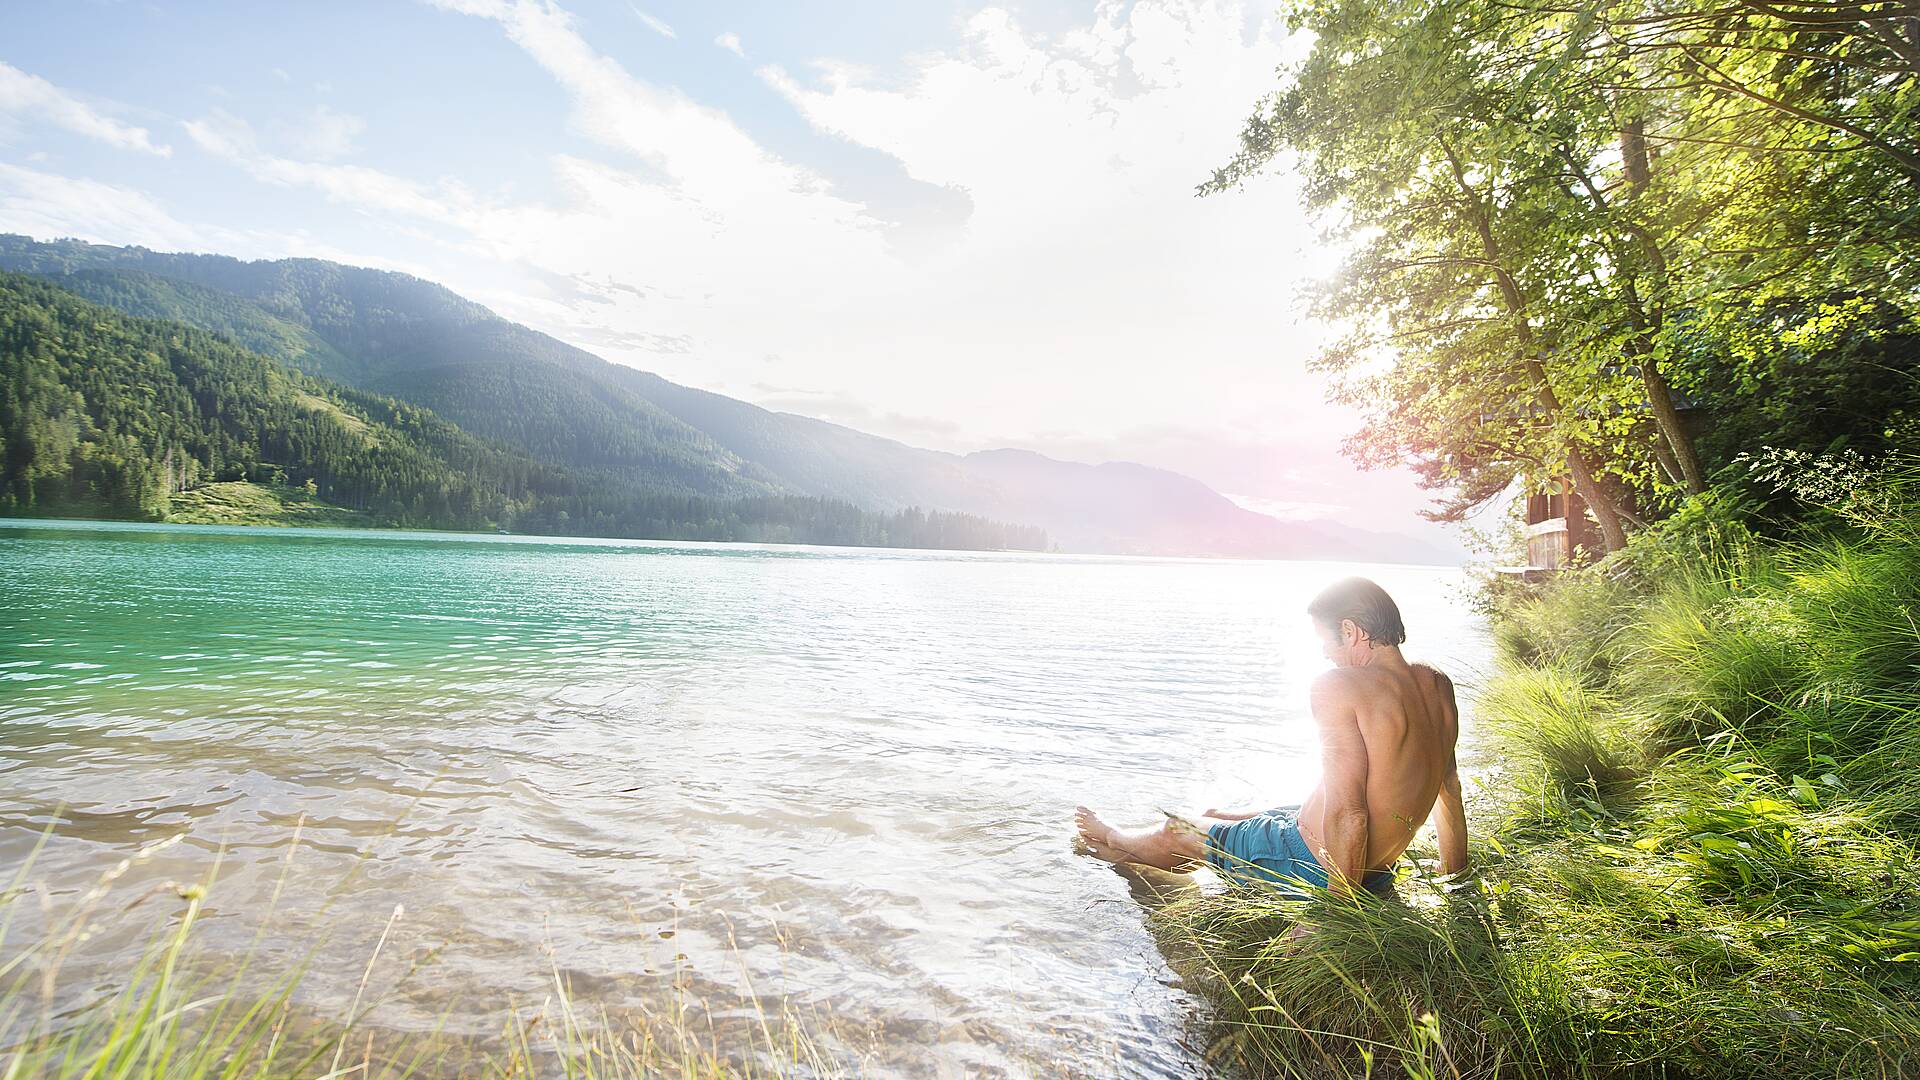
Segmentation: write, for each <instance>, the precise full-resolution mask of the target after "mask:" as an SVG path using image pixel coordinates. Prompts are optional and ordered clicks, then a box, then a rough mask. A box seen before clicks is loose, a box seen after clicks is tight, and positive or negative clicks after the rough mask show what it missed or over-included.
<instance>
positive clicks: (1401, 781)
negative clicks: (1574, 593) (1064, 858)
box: [1074, 578, 1467, 895]
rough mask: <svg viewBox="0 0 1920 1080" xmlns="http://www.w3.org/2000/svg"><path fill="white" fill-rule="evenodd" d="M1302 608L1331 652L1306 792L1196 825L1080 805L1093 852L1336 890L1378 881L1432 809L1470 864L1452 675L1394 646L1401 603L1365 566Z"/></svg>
mask: <svg viewBox="0 0 1920 1080" xmlns="http://www.w3.org/2000/svg"><path fill="white" fill-rule="evenodd" d="M1307 614H1308V615H1309V616H1310V617H1311V618H1312V619H1313V623H1314V627H1315V629H1316V630H1318V631H1319V633H1320V640H1321V643H1322V645H1323V646H1324V647H1325V650H1324V651H1325V654H1326V657H1327V659H1328V660H1329V661H1332V663H1333V670H1332V671H1329V672H1326V673H1325V674H1322V675H1321V676H1320V677H1319V678H1317V679H1315V680H1314V683H1313V718H1314V721H1315V723H1317V724H1318V725H1319V727H1320V760H1321V766H1322V776H1321V780H1320V786H1319V787H1317V788H1315V789H1314V791H1313V794H1312V795H1310V796H1308V797H1307V801H1306V802H1305V803H1304V804H1302V805H1300V806H1298V807H1282V808H1280V809H1277V810H1268V811H1265V812H1254V813H1233V812H1225V811H1219V810H1208V811H1207V812H1206V813H1205V814H1204V815H1203V816H1202V818H1201V822H1200V824H1199V825H1198V826H1195V825H1193V824H1190V823H1188V822H1186V821H1182V820H1180V819H1177V818H1174V817H1172V816H1171V815H1169V816H1168V820H1167V822H1166V823H1165V824H1163V825H1160V826H1158V827H1156V828H1146V829H1116V828H1114V827H1113V826H1111V825H1108V824H1107V823H1106V822H1104V821H1101V820H1100V818H1099V817H1097V816H1096V815H1095V814H1094V812H1093V811H1091V810H1089V809H1087V808H1086V807H1084V806H1082V807H1080V808H1079V809H1078V811H1077V812H1076V813H1075V814H1074V821H1075V823H1076V824H1077V825H1078V827H1079V830H1080V836H1081V839H1083V840H1084V841H1085V842H1086V844H1087V847H1088V848H1089V850H1091V851H1092V852H1093V854H1095V855H1097V856H1099V857H1100V858H1102V859H1106V860H1107V861H1109V862H1137V863H1145V864H1147V865H1148V866H1156V867H1159V868H1160V869H1162V870H1173V871H1180V872H1184V871H1188V870H1193V869H1195V868H1197V867H1199V866H1200V865H1201V864H1203V863H1204V864H1211V865H1212V866H1213V867H1215V868H1216V869H1218V870H1220V871H1222V872H1223V873H1225V874H1226V875H1227V876H1228V877H1229V879H1231V880H1235V881H1239V882H1249V881H1265V882H1269V883H1273V882H1279V883H1281V884H1282V887H1285V886H1287V885H1289V884H1293V883H1297V882H1300V881H1304V882H1306V883H1308V884H1311V885H1317V886H1321V887H1324V888H1328V889H1331V890H1333V891H1334V892H1335V893H1336V894H1341V895H1348V894H1351V892H1352V890H1353V886H1354V885H1355V884H1356V883H1357V884H1359V885H1360V886H1361V887H1362V888H1365V889H1367V890H1368V891H1370V892H1374V893H1380V894H1384V893H1386V892H1387V891H1389V890H1390V889H1391V888H1392V885H1393V872H1392V871H1391V870H1390V869H1389V867H1391V866H1392V865H1393V863H1394V860H1396V859H1398V858H1399V857H1400V853H1401V852H1403V851H1405V850H1406V849H1407V845H1408V844H1410V843H1412V842H1413V837H1414V834H1415V833H1416V832H1418V831H1419V829H1420V826H1421V824H1422V823H1424V822H1425V821H1426V820H1427V818H1428V816H1429V815H1431V816H1432V819H1433V825H1434V831H1435V832H1436V833H1437V834H1438V838H1439V841H1440V869H1441V872H1442V873H1445V874H1449V875H1451V874H1456V873H1459V872H1460V871H1461V870H1464V869H1466V866H1467V815H1466V809H1465V808H1464V807H1463V806H1462V804H1461V799H1460V774H1459V772H1458V770H1457V769H1456V768H1455V765H1454V758H1453V750H1454V741H1455V739H1456V737H1457V736H1458V735H1459V721H1460V712H1459V708H1458V707H1457V705H1456V704H1455V702H1454V697H1453V683H1452V682H1451V681H1450V680H1449V679H1448V678H1447V677H1446V676H1445V675H1442V674H1441V673H1440V672H1438V671H1436V670H1434V669H1433V668H1431V667H1429V666H1427V665H1425V664H1410V663H1408V662H1407V660H1406V657H1404V656H1402V655H1400V643H1401V642H1403V641H1405V640H1406V638H1407V632H1406V628H1405V627H1404V626H1403V625H1402V624H1401V622H1400V609H1399V607H1398V606H1397V605H1395V604H1394V602H1393V598H1392V597H1390V596H1388V595H1387V593H1386V590H1384V589H1382V588H1381V587H1380V586H1378V585H1375V584H1374V583H1373V582H1371V581H1368V580H1366V579H1365V578H1348V579H1347V580H1345V581H1341V582H1338V583H1336V584H1334V585H1332V586H1331V587H1329V588H1328V589H1327V590H1326V591H1325V592H1323V593H1321V594H1320V595H1319V596H1318V597H1317V598H1315V599H1314V601H1313V603H1311V604H1309V605H1307ZM1291 891H1293V892H1295V894H1296V895H1304V894H1300V893H1299V892H1298V890H1297V889H1294V890H1291Z"/></svg>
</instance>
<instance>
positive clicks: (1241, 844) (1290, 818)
mask: <svg viewBox="0 0 1920 1080" xmlns="http://www.w3.org/2000/svg"><path fill="white" fill-rule="evenodd" d="M1299 818H1300V808H1299V807H1298V806H1282V807H1279V808H1277V809H1273V810H1268V811H1266V812H1264V813H1260V814H1255V815H1254V816H1253V817H1250V818H1247V819H1246V820H1245V821H1230V822H1226V823H1223V824H1220V825H1215V826H1214V827H1213V828H1211V829H1208V830H1207V865H1209V866H1211V867H1213V868H1214V869H1215V870H1218V871H1219V872H1220V875H1221V876H1222V877H1224V878H1226V879H1227V880H1228V881H1230V882H1232V883H1234V884H1237V885H1266V886H1272V885H1276V884H1277V885H1279V886H1281V888H1282V889H1286V890H1288V891H1291V892H1293V893H1294V894H1295V895H1297V896H1300V897H1305V896H1306V893H1305V892H1303V891H1301V890H1300V889H1299V888H1298V887H1297V886H1298V885H1299V884H1300V883H1301V882H1305V883H1306V884H1308V885H1313V886H1316V887H1318V888H1322V889H1324V888H1326V887H1327V870H1326V867H1324V866H1321V865H1320V860H1318V859H1316V858H1314V856H1313V852H1312V851H1310V850H1309V849H1308V848H1307V842H1306V840H1305V839H1304V838H1302V837H1301V835H1300V823H1299ZM1361 884H1362V886H1363V887H1364V888H1365V889H1366V890H1367V891H1368V892H1370V893H1372V894H1374V895H1375V896H1387V895H1390V894H1391V893H1392V892H1393V871H1391V870H1369V871H1367V874H1366V879H1365V880H1364V881H1363V882H1362V883H1361Z"/></svg>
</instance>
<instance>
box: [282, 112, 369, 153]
mask: <svg viewBox="0 0 1920 1080" xmlns="http://www.w3.org/2000/svg"><path fill="white" fill-rule="evenodd" d="M366 129H367V122H366V121H365V120H364V119H362V118H360V117H358V116H355V115H353V114H352V113H346V112H341V111H340V110H338V109H335V108H333V107H332V106H330V105H317V106H315V107H314V108H313V109H311V110H310V111H308V112H307V114H306V115H305V116H303V117H301V118H300V120H299V121H298V122H296V123H294V124H291V125H288V130H287V137H288V141H289V142H290V143H291V144H292V145H293V147H294V149H295V150H296V151H298V152H299V153H300V154H302V155H303V156H305V157H309V158H314V159H317V160H320V161H331V160H333V159H334V158H342V157H346V156H347V155H348V154H351V153H353V151H354V140H356V139H358V138H359V137H360V133H361V132H363V131H365V130H366Z"/></svg>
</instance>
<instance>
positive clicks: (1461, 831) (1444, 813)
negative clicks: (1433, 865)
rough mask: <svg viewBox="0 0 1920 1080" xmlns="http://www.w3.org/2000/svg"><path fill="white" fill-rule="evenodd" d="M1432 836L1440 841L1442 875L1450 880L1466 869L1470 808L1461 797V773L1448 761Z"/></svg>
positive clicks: (1436, 807) (1437, 804)
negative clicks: (1468, 813) (1468, 811)
mask: <svg viewBox="0 0 1920 1080" xmlns="http://www.w3.org/2000/svg"><path fill="white" fill-rule="evenodd" d="M1433 832H1434V836H1435V838H1436V839H1438V840H1439V841H1440V872H1441V873H1442V874H1445V875H1447V876H1448V877H1451V876H1453V875H1454V874H1457V873H1459V872H1460V871H1462V870H1465V869H1466V868H1467V807H1466V803H1465V802H1464V801H1463V800H1462V799H1461V797H1460V770H1459V769H1457V768H1455V767H1454V763H1453V761H1452V759H1451V757H1449V759H1448V761H1447V775H1446V778H1445V779H1444V780H1442V781H1441V782H1440V798H1439V799H1437V800H1435V801H1434V804H1433Z"/></svg>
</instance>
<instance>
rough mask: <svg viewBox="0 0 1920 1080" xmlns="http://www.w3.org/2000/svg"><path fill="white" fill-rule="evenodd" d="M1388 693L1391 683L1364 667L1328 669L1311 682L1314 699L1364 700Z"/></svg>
mask: <svg viewBox="0 0 1920 1080" xmlns="http://www.w3.org/2000/svg"><path fill="white" fill-rule="evenodd" d="M1390 692H1391V682H1390V681H1389V680H1387V679H1386V678H1385V677H1384V676H1383V674H1382V673H1381V672H1379V671H1375V670H1374V669H1372V668H1366V667H1338V668H1329V669H1327V670H1326V671H1323V672H1321V673H1320V674H1319V676H1318V677H1316V678H1315V679H1314V680H1313V696H1314V697H1316V698H1327V699H1335V700H1337V699H1341V698H1347V699H1353V698H1366V697H1374V696H1377V695H1379V694H1382V693H1390Z"/></svg>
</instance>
